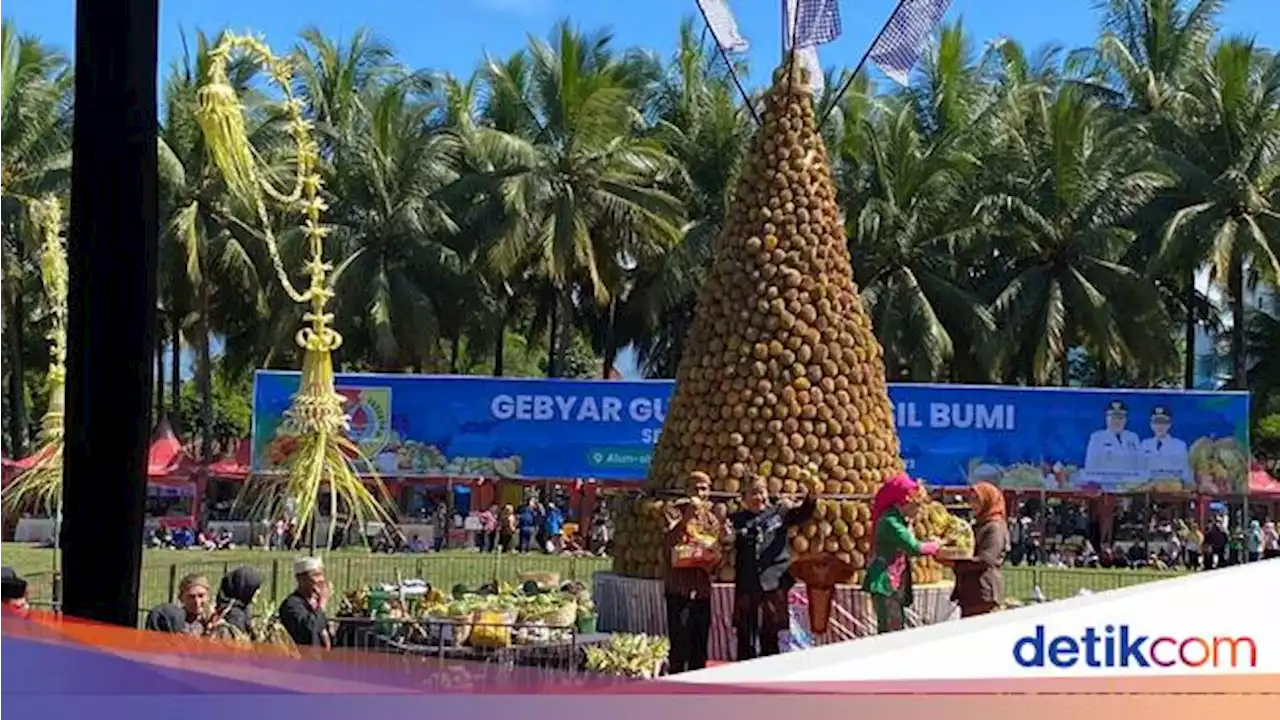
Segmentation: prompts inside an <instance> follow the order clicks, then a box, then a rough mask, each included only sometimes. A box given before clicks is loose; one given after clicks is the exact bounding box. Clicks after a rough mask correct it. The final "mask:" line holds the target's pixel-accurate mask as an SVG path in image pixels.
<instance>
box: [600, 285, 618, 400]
mask: <svg viewBox="0 0 1280 720" xmlns="http://www.w3.org/2000/svg"><path fill="white" fill-rule="evenodd" d="M617 313H618V301H617V299H616V298H613V299H610V300H609V326H608V327H607V328H605V331H604V352H603V353H602V355H604V358H603V361H604V362H603V363H601V367H600V378H601V379H602V380H608V379H609V377H610V376H611V375H612V374H613V362H614V361H615V360H617V359H618V348H617V347H616V346H615V338H614V326H615V321H616V320H617Z"/></svg>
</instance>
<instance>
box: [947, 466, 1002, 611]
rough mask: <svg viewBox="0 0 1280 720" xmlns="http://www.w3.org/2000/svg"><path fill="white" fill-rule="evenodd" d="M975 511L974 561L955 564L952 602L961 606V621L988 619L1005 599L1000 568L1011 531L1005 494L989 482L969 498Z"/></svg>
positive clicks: (980, 485)
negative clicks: (966, 618) (963, 619)
mask: <svg viewBox="0 0 1280 720" xmlns="http://www.w3.org/2000/svg"><path fill="white" fill-rule="evenodd" d="M969 507H971V508H972V509H973V517H974V527H973V557H972V558H971V559H966V560H956V561H955V575H956V587H955V590H953V591H952V593H951V599H952V600H953V601H955V603H956V604H957V605H959V606H960V617H972V616H974V615H985V614H986V613H989V612H991V611H992V610H995V609H996V608H997V607H999V605H1000V602H1001V601H1002V600H1003V599H1004V580H1003V577H1002V576H1001V572H1000V567H1001V566H1002V565H1004V556H1005V554H1006V553H1007V552H1009V528H1008V527H1007V526H1006V524H1005V508H1004V494H1003V493H1001V492H1000V488H998V487H996V486H995V485H992V484H991V483H988V482H980V483H978V484H977V485H975V486H974V488H973V495H972V496H971V497H970V498H969Z"/></svg>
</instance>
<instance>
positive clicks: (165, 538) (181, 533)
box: [147, 526, 235, 550]
mask: <svg viewBox="0 0 1280 720" xmlns="http://www.w3.org/2000/svg"><path fill="white" fill-rule="evenodd" d="M147 547H150V548H152V549H166V550H192V549H195V550H231V549H233V548H235V543H234V542H233V538H232V536H231V531H230V530H227V529H226V528H223V529H222V530H217V531H213V530H203V529H201V530H196V529H193V528H189V527H176V528H166V527H163V526H157V527H156V529H155V530H153V531H151V535H150V536H149V537H148V539H147Z"/></svg>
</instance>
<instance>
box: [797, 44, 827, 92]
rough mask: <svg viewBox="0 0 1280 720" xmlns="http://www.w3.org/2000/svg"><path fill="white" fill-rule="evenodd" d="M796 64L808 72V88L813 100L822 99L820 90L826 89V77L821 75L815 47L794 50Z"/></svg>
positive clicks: (820, 64)
mask: <svg viewBox="0 0 1280 720" xmlns="http://www.w3.org/2000/svg"><path fill="white" fill-rule="evenodd" d="M796 62H798V63H800V67H802V68H804V69H805V70H808V71H809V86H810V87H812V88H813V97H814V98H815V99H817V98H820V97H822V89H823V88H825V87H826V76H824V75H823V74H822V63H821V62H819V61H818V48H817V46H815V45H808V46H806V47H802V48H796Z"/></svg>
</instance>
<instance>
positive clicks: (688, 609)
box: [664, 472, 722, 674]
mask: <svg viewBox="0 0 1280 720" xmlns="http://www.w3.org/2000/svg"><path fill="white" fill-rule="evenodd" d="M689 482H690V485H691V488H690V489H691V490H692V496H691V497H688V498H681V499H680V500H677V501H676V502H674V503H672V504H671V506H670V512H671V513H672V514H671V515H669V516H668V517H667V533H666V538H665V543H664V548H665V551H666V562H667V564H668V567H667V576H666V579H665V582H664V586H665V587H664V591H665V594H666V601H667V637H668V638H669V639H670V641H671V652H670V655H669V656H668V658H667V672H669V673H671V674H675V673H681V672H687V671H689V670H701V669H702V668H705V667H706V666H707V644H708V642H709V639H710V635H711V571H710V570H709V569H703V568H696V567H681V568H676V567H670V563H671V555H672V552H673V551H674V550H675V548H676V546H678V545H680V544H681V543H683V542H684V541H685V535H686V531H687V530H688V526H689V523H690V522H693V521H697V522H698V523H700V524H702V525H703V526H704V527H703V529H704V530H705V531H707V532H709V533H711V534H713V535H715V536H716V537H720V536H721V533H722V529H721V525H720V522H719V520H718V519H717V518H716V516H715V514H714V513H713V512H712V511H711V509H710V498H711V477H710V476H709V475H707V474H706V473H703V472H694V473H692V474H691V475H690V477H689Z"/></svg>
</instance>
